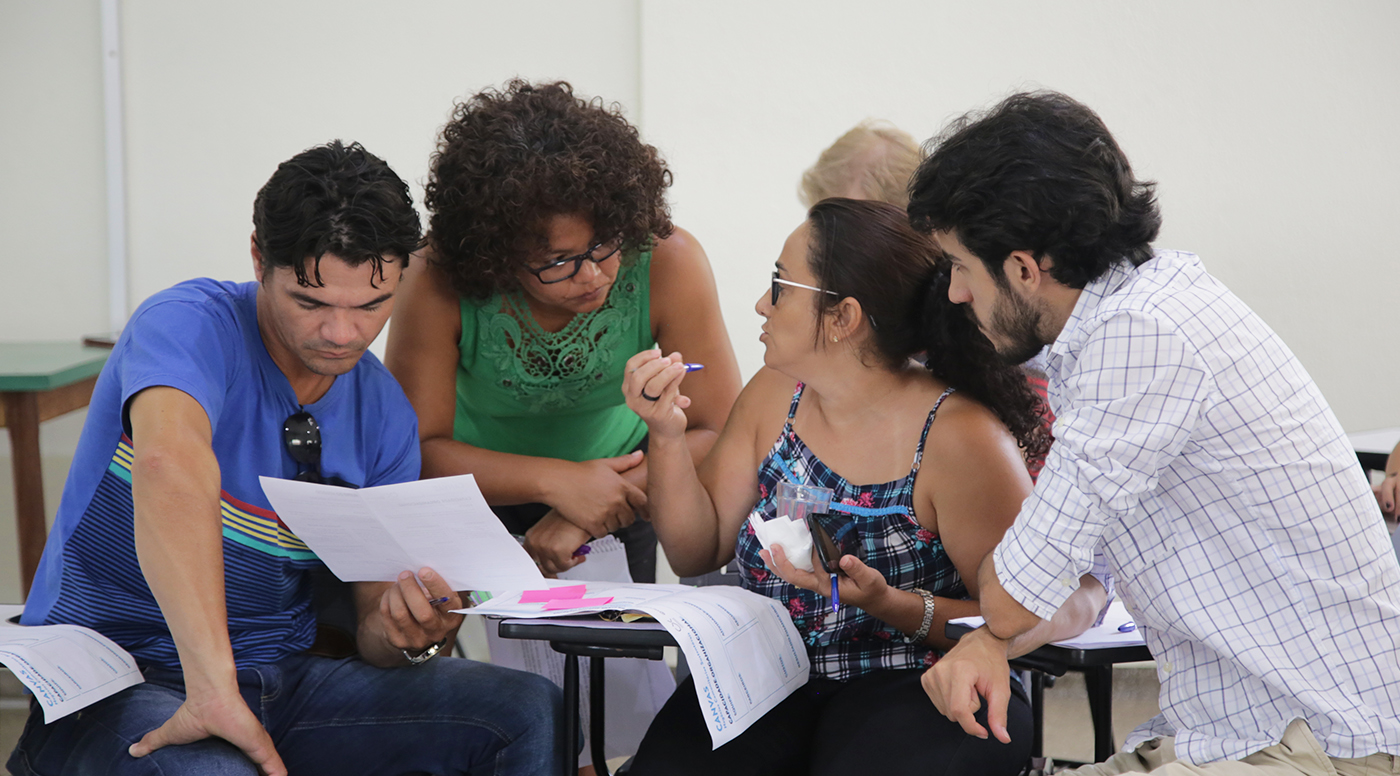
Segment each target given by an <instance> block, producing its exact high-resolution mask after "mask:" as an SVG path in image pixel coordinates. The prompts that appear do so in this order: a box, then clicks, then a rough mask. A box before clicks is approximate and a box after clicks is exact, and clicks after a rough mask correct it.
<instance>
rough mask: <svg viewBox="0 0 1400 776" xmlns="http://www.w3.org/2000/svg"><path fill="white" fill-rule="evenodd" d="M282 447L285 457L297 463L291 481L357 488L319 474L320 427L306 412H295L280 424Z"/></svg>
mask: <svg viewBox="0 0 1400 776" xmlns="http://www.w3.org/2000/svg"><path fill="white" fill-rule="evenodd" d="M282 446H283V447H285V448H286V449H287V455H290V456H291V457H292V460H293V461H296V462H297V468H298V470H299V471H298V472H297V476H296V477H293V478H292V479H294V480H297V481H298V482H314V483H317V484H319V485H335V486H336V487H340V488H358V487H359V486H358V485H354V484H351V483H349V482H346V481H345V480H342V479H341V478H339V477H326V476H325V475H323V474H321V425H320V424H319V423H317V422H316V418H315V417H313V416H312V414H311V413H309V412H307V411H306V410H301V411H300V412H296V413H294V414H292V415H290V416H288V418H287V419H286V420H285V421H283V422H282ZM302 467H305V468H302Z"/></svg>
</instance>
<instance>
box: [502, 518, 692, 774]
mask: <svg viewBox="0 0 1400 776" xmlns="http://www.w3.org/2000/svg"><path fill="white" fill-rule="evenodd" d="M589 547H590V550H589V554H588V558H587V560H585V561H584V562H583V563H580V564H578V565H577V566H574V567H573V568H571V569H569V570H568V571H566V572H564V573H562V574H560V575H559V580H555V582H559V583H562V584H568V583H572V584H578V583H579V582H587V581H601V582H618V583H623V584H628V583H631V581H632V575H631V573H630V572H629V571H628V570H627V548H626V547H625V546H623V544H622V542H620V541H618V540H617V538H616V537H613V536H605V537H603V538H602V539H598V540H595V541H592V542H589ZM556 586H558V585H556ZM542 587H543V586H542ZM542 587H541V589H542ZM555 614H557V612H556V613H555ZM589 625H603V626H613V627H621V628H636V627H638V625H630V624H626V623H619V622H606V621H603V620H593V622H592V623H589ZM648 625H650V626H652V627H655V628H657V629H660V628H661V626H660V625H657V624H656V623H649V624H648ZM641 627H647V626H641ZM496 632H497V628H496V627H495V623H494V622H492V624H491V626H490V627H488V628H486V642H487V644H488V646H489V647H490V650H491V662H492V663H493V664H495V665H498V666H505V667H506V668H517V669H520V670H522V671H529V672H530V673H533V674H539V675H540V676H544V677H546V678H548V679H549V680H551V681H553V682H554V683H555V684H557V685H559V686H560V687H561V688H562V687H563V686H564V656H563V655H561V654H559V653H558V652H555V651H554V650H553V649H552V648H550V646H549V643H548V642H544V641H531V640H525V639H503V638H501V637H500V636H497V635H496ZM582 669H583V670H581V671H580V672H579V697H580V698H583V699H585V700H584V702H583V703H581V704H580V712H581V713H580V723H581V724H582V725H583V728H582V729H583V731H584V744H583V752H582V753H581V754H579V758H578V762H579V764H580V765H591V764H592V763H593V751H592V746H593V742H592V740H591V739H590V737H589V736H588V730H589V727H588V726H589V720H590V717H591V714H590V711H591V708H592V704H590V703H589V702H588V701H587V699H588V698H589V697H591V696H590V695H589V692H590V689H589V688H590V685H591V681H590V677H589V673H588V669H587V662H586V661H585V662H584V664H583V666H582ZM603 670H604V677H603V710H604V719H605V721H606V725H607V736H606V737H605V739H604V740H605V741H606V742H607V745H606V746H605V747H604V748H605V750H606V751H605V752H604V753H603V755H604V757H605V758H606V759H609V760H611V759H613V758H615V757H626V756H630V755H632V754H635V753H636V752H637V747H638V745H639V744H641V742H642V736H644V735H646V732H647V728H648V727H650V726H651V721H652V719H653V718H654V717H656V712H658V711H660V710H661V707H662V706H663V705H664V704H665V703H666V699H667V698H670V697H671V693H672V692H674V691H675V689H676V680H675V677H673V676H671V670H670V669H669V668H667V667H666V664H665V663H663V662H661V661H659V660H609V661H607V662H606V663H604V664H603Z"/></svg>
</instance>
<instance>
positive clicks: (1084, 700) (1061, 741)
mask: <svg viewBox="0 0 1400 776" xmlns="http://www.w3.org/2000/svg"><path fill="white" fill-rule="evenodd" d="M20 689H21V688H20V685H19V682H18V681H16V680H15V678H14V677H13V676H11V675H10V673H9V672H8V671H4V670H0V762H3V761H4V760H5V759H8V758H9V752H10V750H11V749H13V748H14V746H15V741H17V740H18V739H19V734H20V731H21V730H23V729H24V722H25V719H26V718H27V717H28V715H29V712H28V708H27V706H26V704H25V701H24V700H22V699H21V698H20V696H19V691H20ZM1156 713H1157V675H1156V672H1155V671H1154V670H1153V669H1152V668H1151V666H1150V664H1143V665H1142V666H1140V667H1138V666H1119V667H1118V668H1117V669H1116V670H1115V671H1114V677H1113V733H1114V735H1115V736H1116V737H1117V743H1119V744H1122V742H1123V739H1124V738H1125V737H1126V736H1127V734H1128V732H1129V731H1131V730H1132V729H1133V728H1134V727H1137V725H1138V724H1139V723H1141V722H1144V721H1146V720H1147V719H1149V718H1151V717H1152V716H1153V715H1155V714H1156ZM1045 753H1046V755H1048V756H1050V757H1053V758H1056V759H1058V760H1065V759H1068V760H1080V761H1088V760H1091V759H1093V755H1094V734H1093V730H1092V728H1091V727H1090V724H1089V701H1088V697H1087V696H1086V695H1085V693H1084V680H1083V678H1082V676H1080V675H1079V674H1074V673H1070V674H1066V675H1065V676H1063V677H1060V678H1059V680H1057V681H1056V683H1055V686H1054V687H1052V688H1049V689H1047V690H1046V691H1045Z"/></svg>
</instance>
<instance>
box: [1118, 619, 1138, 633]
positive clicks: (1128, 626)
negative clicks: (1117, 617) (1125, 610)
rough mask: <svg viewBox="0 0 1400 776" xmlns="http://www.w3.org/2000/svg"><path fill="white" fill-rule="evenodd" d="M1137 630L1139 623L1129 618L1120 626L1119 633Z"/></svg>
mask: <svg viewBox="0 0 1400 776" xmlns="http://www.w3.org/2000/svg"><path fill="white" fill-rule="evenodd" d="M1135 630H1137V623H1135V622H1133V621H1132V620H1129V621H1127V622H1125V623H1123V624H1122V625H1119V626H1118V632H1119V633H1132V632H1133V631H1135Z"/></svg>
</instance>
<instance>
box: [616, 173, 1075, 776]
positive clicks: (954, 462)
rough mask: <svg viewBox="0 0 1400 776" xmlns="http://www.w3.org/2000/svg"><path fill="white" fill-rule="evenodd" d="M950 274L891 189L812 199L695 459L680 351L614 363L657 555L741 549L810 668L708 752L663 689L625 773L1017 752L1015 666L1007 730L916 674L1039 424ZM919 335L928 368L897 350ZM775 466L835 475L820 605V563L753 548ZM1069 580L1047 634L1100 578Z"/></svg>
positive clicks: (700, 725)
mask: <svg viewBox="0 0 1400 776" xmlns="http://www.w3.org/2000/svg"><path fill="white" fill-rule="evenodd" d="M947 287H948V278H947V275H946V274H945V273H944V272H943V271H941V269H940V268H939V266H938V264H937V261H936V255H935V250H934V248H933V247H932V245H931V244H930V242H929V241H928V240H927V239H926V238H925V237H923V236H921V235H919V234H917V233H916V232H914V231H913V230H912V229H911V228H910V227H909V225H908V221H907V218H906V216H905V214H904V212H903V211H902V210H901V209H899V208H897V207H894V206H892V205H887V204H884V203H878V202H865V201H856V200H847V199H827V200H823V201H822V202H819V203H817V204H816V205H815V206H813V207H812V209H811V211H809V213H808V218H807V220H806V221H805V222H804V223H803V224H802V225H801V226H800V227H798V229H797V230H796V231H794V232H793V233H792V236H790V237H789V238H788V240H787V242H786V244H785V245H784V247H783V251H782V253H781V255H780V256H779V258H778V262H777V265H776V271H775V272H774V273H773V281H772V285H771V288H769V289H766V290H765V292H764V294H763V295H762V297H760V299H759V301H758V304H757V311H758V314H759V315H760V316H762V317H763V319H764V324H763V327H762V331H763V333H762V335H761V336H760V340H761V341H762V342H763V343H764V344H765V346H766V351H765V354H764V363H765V366H764V368H763V369H762V370H760V371H759V373H758V374H756V375H755V376H754V377H753V379H752V380H750V381H749V384H748V385H747V386H746V387H745V388H744V390H743V392H742V393H741V394H740V396H739V399H738V401H737V402H736V403H735V405H734V410H733V412H732V413H731V415H730V418H729V421H728V423H726V425H725V427H724V430H723V432H721V434H720V438H719V440H718V441H717V442H716V443H715V446H714V448H713V449H712V451H711V452H710V455H709V456H708V457H706V458H705V459H704V461H703V463H702V464H701V465H700V466H699V468H698V471H697V468H696V466H695V464H694V463H693V460H694V459H693V458H692V457H691V455H690V453H689V451H688V450H687V449H686V446H685V445H684V443H683V433H684V429H685V427H686V415H687V407H688V406H689V398H688V396H685V395H682V394H681V390H682V387H683V386H682V380H684V379H685V371H684V366H683V364H682V362H681V360H680V358H679V357H677V356H671V357H662V356H661V354H660V353H658V352H656V351H647V352H643V353H639V354H638V355H637V356H634V357H633V358H632V359H631V360H630V361H629V362H628V369H629V370H635V371H629V373H628V375H627V378H626V381H625V382H624V385H623V392H624V393H625V394H626V395H627V397H628V398H627V403H628V406H629V407H631V408H632V409H633V410H634V411H636V412H637V414H638V415H640V416H641V417H642V419H643V420H645V421H646V423H647V427H648V429H649V432H650V439H651V446H650V452H649V454H648V455H649V458H650V461H651V485H650V487H649V488H648V496H649V507H650V510H651V514H652V521H653V525H654V526H655V528H656V532H657V535H658V537H659V538H660V540H661V543H662V546H663V547H664V548H665V550H666V556H667V558H668V559H669V560H670V561H671V565H672V566H673V567H674V568H675V569H676V571H677V572H678V573H680V574H684V575H697V574H701V573H704V572H707V571H710V570H712V569H715V568H719V567H720V566H722V565H723V564H725V563H727V562H728V561H729V560H730V559H731V558H736V557H737V559H738V561H739V565H740V566H741V567H742V573H743V584H744V586H745V587H746V588H748V589H750V590H753V591H756V592H758V593H761V594H763V595H767V596H770V597H772V598H774V599H776V600H778V601H780V602H782V603H783V604H784V606H785V608H786V609H787V611H788V613H789V614H791V616H792V619H793V623H794V624H795V625H796V626H797V629H798V631H799V632H800V633H801V634H802V635H803V637H804V639H805V640H806V643H807V650H808V653H809V655H810V657H811V659H812V675H811V678H810V679H809V681H808V683H807V684H806V685H805V686H804V687H802V688H801V689H799V690H798V691H796V692H795V693H793V694H792V695H791V696H789V697H788V698H787V699H786V700H784V701H783V702H782V703H781V704H779V705H778V706H777V707H775V708H774V709H772V710H771V711H769V712H768V713H767V714H766V715H765V716H764V717H763V718H762V719H760V720H759V721H758V722H756V723H755V724H754V725H753V726H752V727H750V728H749V729H748V730H746V731H744V733H742V734H741V735H740V736H739V737H737V738H736V739H734V740H732V741H730V742H729V743H727V744H725V745H724V746H722V747H720V748H719V749H715V750H713V751H712V750H711V744H710V738H709V734H708V730H707V728H706V725H705V723H704V720H703V719H702V718H701V715H700V709H699V705H698V702H697V699H696V697H695V692H694V689H693V686H691V685H689V684H687V685H683V686H682V687H680V688H678V689H677V691H676V693H675V695H673V696H672V698H671V700H670V701H669V702H668V703H667V705H666V707H665V708H664V709H663V710H662V711H661V713H660V714H659V715H658V716H657V718H656V721H655V722H653V723H652V726H651V729H650V730H649V731H648V732H647V736H646V738H645V739H644V740H643V742H642V746H641V749H640V751H639V752H638V754H637V757H636V760H635V762H634V764H633V767H632V771H631V773H633V774H637V775H639V776H649V774H663V773H664V774H688V773H696V774H700V773H705V774H713V773H724V774H746V773H752V774H787V773H792V774H806V773H812V774H827V773H831V774H836V773H900V774H954V773H969V774H1007V775H1008V776H1010V775H1011V774H1015V773H1017V772H1019V771H1020V769H1021V768H1022V767H1023V766H1024V765H1025V763H1026V760H1027V757H1028V756H1029V752H1030V712H1029V709H1028V707H1027V705H1026V700H1025V695H1024V692H1023V691H1021V690H1020V688H1019V686H1018V687H1016V690H1015V691H1016V693H1018V694H1017V696H1016V698H1014V699H1013V701H1012V703H1011V704H1010V709H1011V712H1010V723H1009V729H1010V733H1011V743H1010V744H1005V743H1001V742H999V741H997V740H996V739H995V738H987V739H979V738H974V737H972V736H970V735H968V734H966V733H964V732H963V730H962V729H961V728H960V727H959V726H958V725H957V724H956V723H954V722H951V721H950V720H948V719H946V718H945V717H943V716H942V715H940V714H939V713H938V711H937V709H935V708H934V706H933V704H932V703H931V702H930V701H929V699H928V697H927V696H926V695H925V693H924V691H923V689H922V687H921V686H920V677H921V675H922V673H923V672H924V670H925V669H926V668H927V667H928V666H930V665H932V664H933V662H934V661H935V660H937V658H938V655H939V654H940V651H941V650H943V649H947V648H948V647H949V646H951V642H950V641H949V640H948V639H947V638H945V637H944V636H943V630H944V624H945V623H946V622H947V621H948V620H949V619H952V618H956V617H962V616H967V615H974V614H977V612H978V607H977V601H976V594H977V590H976V570H977V567H978V564H979V563H980V562H981V560H982V558H983V557H984V556H985V555H986V554H987V553H988V552H990V551H991V549H992V548H993V547H994V546H995V545H996V543H997V542H998V541H999V540H1000V539H1001V536H1002V534H1003V532H1005V530H1006V528H1007V527H1008V526H1009V525H1010V524H1011V521H1012V520H1013V519H1014V518H1015V516H1016V513H1017V511H1018V509H1019V508H1020V503H1021V501H1022V500H1023V499H1024V498H1025V496H1026V495H1027V494H1028V493H1029V492H1030V487H1031V483H1030V478H1029V476H1028V475H1027V473H1026V467H1025V464H1024V463H1023V461H1022V458H1021V455H1020V452H1019V450H1018V446H1019V447H1021V448H1025V449H1026V450H1028V451H1029V452H1030V453H1032V454H1039V453H1043V452H1044V449H1045V448H1046V447H1047V446H1048V444H1049V438H1048V435H1047V434H1046V432H1045V429H1044V427H1043V425H1042V423H1041V419H1040V416H1039V413H1038V406H1039V402H1038V400H1037V399H1036V397H1035V396H1034V394H1033V392H1032V391H1031V390H1030V388H1029V387H1028V385H1027V383H1026V381H1025V378H1024V377H1023V376H1022V374H1021V373H1020V372H1019V371H1018V370H1016V369H1014V368H1011V367H1008V366H1005V365H1003V364H1002V362H1000V361H999V360H997V359H996V358H995V355H994V353H993V351H992V348H991V344H990V343H989V342H987V340H986V338H985V337H983V336H982V335H981V334H980V333H979V332H978V331H977V329H976V327H975V325H973V324H972V323H971V321H970V318H969V317H968V316H967V314H966V312H965V311H964V310H963V309H962V308H959V307H956V306H954V305H951V304H949V303H948V301H947ZM921 351H927V368H924V367H921V366H920V365H918V364H917V363H916V362H915V361H913V360H912V358H911V357H912V356H913V355H915V354H916V353H919V352H921ZM687 355H688V354H687ZM653 397H658V398H655V399H654V400H653ZM783 482H793V483H801V484H807V485H819V486H823V487H828V488H831V489H832V490H833V491H834V493H835V495H834V497H833V500H832V504H831V507H830V510H829V511H830V513H831V517H830V519H829V521H828V522H826V523H825V526H826V527H827V528H828V529H829V531H830V532H831V533H833V534H835V535H836V536H837V537H839V538H842V539H846V538H850V539H851V541H850V542H849V543H848V544H849V546H853V547H855V548H856V550H855V555H853V556H847V557H845V558H843V559H842V561H841V569H842V571H843V572H844V576H842V577H840V578H839V587H840V589H839V593H840V606H839V607H837V609H836V611H834V612H833V611H832V606H831V600H830V599H829V598H828V596H829V595H830V584H831V583H830V578H829V577H828V576H827V575H825V574H817V573H813V572H806V571H802V570H800V569H798V568H796V567H794V566H793V564H792V563H790V562H789V560H788V558H787V557H786V556H785V555H784V554H783V552H782V549H781V548H780V547H774V548H773V549H772V550H771V552H770V550H765V549H763V548H762V547H761V546H760V544H759V542H758V539H757V537H756V536H755V535H754V532H753V530H752V524H753V523H754V522H757V521H764V520H769V519H773V518H774V517H775V514H774V512H775V508H774V507H775V505H774V499H775V496H776V491H777V489H778V485H779V484H780V483H783ZM1072 600H1074V601H1075V602H1076V606H1074V607H1070V606H1067V607H1066V609H1065V611H1066V612H1067V613H1068V614H1067V615H1066V616H1065V617H1064V618H1059V619H1057V621H1056V628H1057V630H1056V631H1055V632H1054V633H1049V634H1041V635H1048V636H1052V637H1055V638H1063V637H1066V636H1069V635H1072V634H1074V633H1078V632H1079V631H1082V630H1083V629H1084V628H1086V627H1088V625H1089V624H1090V622H1089V620H1090V619H1091V617H1092V615H1091V614H1088V612H1089V610H1090V609H1094V608H1095V607H1094V604H1095V603H1102V601H1103V591H1102V588H1100V587H1098V585H1097V583H1096V582H1086V583H1085V584H1084V586H1083V587H1082V588H1081V589H1080V591H1079V592H1078V593H1076V595H1075V597H1074V598H1073V599H1072ZM1042 643H1043V642H1042ZM1033 646H1038V645H1033V644H1021V645H1018V647H1019V648H1022V649H1025V648H1028V647H1033Z"/></svg>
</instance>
